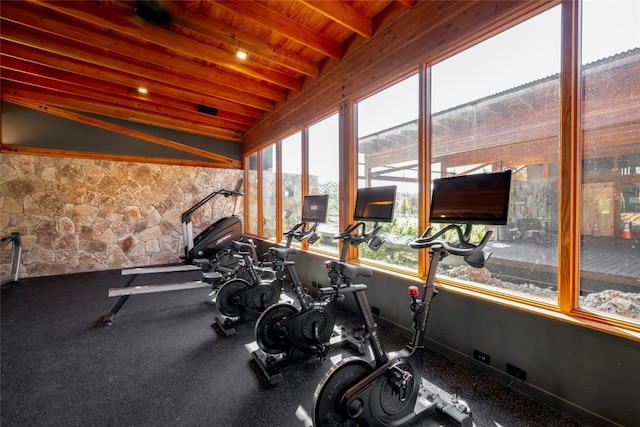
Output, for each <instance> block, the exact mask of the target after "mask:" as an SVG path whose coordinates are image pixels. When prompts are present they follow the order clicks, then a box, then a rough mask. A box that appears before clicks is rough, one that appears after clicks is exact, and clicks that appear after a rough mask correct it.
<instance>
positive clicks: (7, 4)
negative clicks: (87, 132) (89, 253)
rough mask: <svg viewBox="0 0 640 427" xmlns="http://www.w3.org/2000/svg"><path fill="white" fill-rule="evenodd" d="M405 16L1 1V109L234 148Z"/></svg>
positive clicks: (193, 0) (269, 4)
mask: <svg viewBox="0 0 640 427" xmlns="http://www.w3.org/2000/svg"><path fill="white" fill-rule="evenodd" d="M412 7H413V0H406V1H392V0H376V1H372V0H354V1H326V0H324V1H323V0H320V1H314V0H299V1H291V0H285V1H280V0H259V1H249V0H236V1H218V0H185V1H137V2H136V1H119V0H100V1H39V0H38V1H3V2H2V6H1V8H0V16H1V18H2V20H1V22H0V35H1V41H0V43H1V44H0V52H1V55H2V57H1V58H0V65H1V73H2V99H3V100H5V101H7V102H11V103H15V104H19V105H23V106H26V107H30V108H34V109H40V110H43V111H46V112H49V113H52V114H58V115H61V116H65V117H67V118H71V119H74V120H78V121H84V122H86V123H89V124H92V125H95V126H100V125H101V122H100V120H96V118H95V115H99V116H104V117H110V118H116V119H122V120H127V121H133V122H138V123H144V124H148V125H153V126H158V127H161V128H167V129H173V130H178V131H183V132H188V133H195V134H199V135H205V136H210V137H214V138H219V139H223V140H227V141H238V142H241V141H242V138H243V135H244V133H245V132H246V131H247V130H248V129H250V128H251V127H252V126H253V125H254V124H255V123H257V122H258V121H259V120H260V119H261V118H262V117H263V116H264V115H265V114H267V113H269V112H270V111H273V110H274V108H276V106H277V105H278V104H280V103H284V102H286V100H287V98H288V97H289V96H291V95H292V94H295V93H297V92H299V91H300V90H301V89H302V88H303V87H304V86H305V84H308V83H309V82H310V81H312V80H313V79H316V78H318V77H319V76H321V75H322V74H323V73H325V72H327V71H328V70H330V69H331V67H332V65H335V64H336V63H338V62H339V61H342V60H343V59H344V58H345V57H346V56H348V54H349V52H351V51H353V50H354V49H357V48H358V46H361V45H362V44H363V43H366V42H367V40H369V39H370V38H371V37H372V36H374V35H375V34H376V32H377V31H379V30H380V28H381V27H382V26H383V25H385V23H389V22H391V21H393V20H394V19H396V18H397V17H399V16H400V15H402V14H404V13H406V12H407V11H409V10H410V9H411V8H412ZM154 20H156V21H162V22H153V21H154ZM237 51H243V52H246V53H247V54H248V56H247V58H246V59H240V58H238V57H237V56H236V53H237ZM138 88H144V89H146V90H147V91H148V92H147V93H146V94H143V93H140V92H139V91H138Z"/></svg>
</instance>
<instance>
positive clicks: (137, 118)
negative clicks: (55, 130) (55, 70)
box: [2, 81, 241, 141]
mask: <svg viewBox="0 0 640 427" xmlns="http://www.w3.org/2000/svg"><path fill="white" fill-rule="evenodd" d="M2 99H3V100H6V101H9V102H13V103H17V100H20V99H28V100H31V101H32V102H36V103H42V104H46V105H50V106H54V107H59V108H65V109H70V110H74V111H80V112H84V113H91V114H98V115H101V116H105V117H113V118H117V119H122V120H128V121H134V122H138V123H143V124H148V125H152V126H157V127H164V128H167V129H174V130H179V131H181V132H189V133H195V134H199V135H204V136H209V137H213V138H220V139H224V140H228V141H241V135H240V134H239V133H238V132H235V131H229V130H225V129H220V128H215V127H212V126H207V125H203V124H200V123H193V122H189V123H185V122H184V121H180V122H178V121H177V120H173V119H171V118H167V117H166V116H162V115H158V114H151V113H147V112H145V111H140V110H137V109H132V108H127V107H122V106H115V105H110V104H106V103H101V104H98V103H96V102H95V101H93V100H92V99H86V98H81V97H79V96H75V95H71V94H67V95H66V96H60V94H59V93H56V92H55V91H51V90H44V89H37V90H35V89H29V88H25V87H20V88H19V90H18V89H13V88H12V86H11V85H10V84H7V83H6V82H4V81H3V88H2Z"/></svg>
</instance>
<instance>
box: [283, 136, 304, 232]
mask: <svg viewBox="0 0 640 427" xmlns="http://www.w3.org/2000/svg"><path fill="white" fill-rule="evenodd" d="M281 147H282V195H281V197H282V232H283V233H286V232H287V231H289V230H291V229H292V228H293V227H294V226H295V225H296V224H297V223H299V222H300V219H301V217H302V133H301V132H297V133H295V134H293V135H291V136H290V137H288V138H285V139H283V140H282V142H281Z"/></svg>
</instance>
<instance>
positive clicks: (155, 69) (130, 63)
mask: <svg viewBox="0 0 640 427" xmlns="http://www.w3.org/2000/svg"><path fill="white" fill-rule="evenodd" d="M29 5H30V4H29V3H27V2H9V3H7V4H6V5H5V4H3V6H2V9H0V14H1V17H2V20H3V22H2V32H1V33H0V37H2V38H3V39H7V40H12V41H15V42H16V43H20V44H27V45H29V46H32V47H35V48H38V49H42V50H47V51H50V52H54V53H58V54H60V55H63V56H68V57H72V58H75V59H78V60H80V61H86V62H89V63H96V61H100V62H99V63H100V65H102V66H104V67H107V68H113V69H118V70H120V71H123V72H129V73H132V74H137V75H139V76H147V75H149V74H151V73H153V75H157V76H160V77H158V78H157V79H158V80H160V81H165V82H167V83H170V82H172V81H174V80H175V79H176V73H180V74H184V75H185V76H191V77H195V78H197V79H202V80H203V81H200V82H199V83H198V85H199V86H200V87H201V88H202V87H206V84H207V83H206V82H207V81H214V82H216V83H217V84H219V85H223V86H225V87H228V88H230V89H232V90H235V91H237V92H242V94H243V95H244V96H243V97H240V96H239V95H240V94H238V99H239V101H238V102H243V103H246V102H249V104H247V105H252V106H256V107H258V106H259V105H260V104H261V102H260V99H257V97H264V98H267V99H270V100H274V101H284V100H285V99H286V94H285V92H284V90H283V89H278V88H275V87H273V86H269V85H267V84H265V83H261V82H259V81H258V80H255V79H251V78H248V77H243V76H241V75H238V74H236V73H233V72H230V71H226V70H223V69H221V68H219V67H216V66H205V65H204V64H202V63H201V62H199V61H194V60H190V59H188V58H185V57H180V56H176V55H174V54H171V53H170V52H168V51H166V50H162V49H159V48H156V47H153V46H145V45H141V44H139V43H135V42H132V41H130V40H127V39H124V38H121V37H115V36H113V35H112V36H109V37H105V34H104V33H101V32H100V31H98V30H95V29H94V30H92V29H89V28H80V27H78V26H72V25H69V23H68V22H66V21H65V20H62V19H60V18H58V17H57V16H55V15H52V14H51V13H48V14H43V11H42V10H36V9H34V8H33V7H29ZM25 27H30V28H32V29H31V30H30V29H29V28H25ZM45 33H46V34H45ZM47 34H48V35H47ZM107 52H111V54H109V53H107ZM141 58H144V61H145V62H141ZM252 99H253V100H254V101H253V102H254V103H253V104H252V103H250V102H251V100H252ZM256 104H258V105H256ZM259 108H260V107H259ZM271 109H272V107H270V108H268V109H267V110H265V111H270V110H271Z"/></svg>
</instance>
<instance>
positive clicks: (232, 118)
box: [0, 54, 255, 130]
mask: <svg viewBox="0 0 640 427" xmlns="http://www.w3.org/2000/svg"><path fill="white" fill-rule="evenodd" d="M0 68H2V70H4V71H3V73H2V78H4V79H7V80H10V81H16V82H21V83H26V84H31V85H36V86H41V87H45V88H46V87H56V88H57V89H59V90H63V91H67V92H70V93H76V94H78V95H82V96H91V94H92V93H93V92H92V91H96V95H99V94H102V99H104V100H109V99H111V98H113V97H118V98H119V99H122V101H123V102H128V101H130V100H137V102H142V103H143V104H144V103H149V104H150V105H151V104H157V105H160V106H161V107H162V108H163V109H166V108H170V110H169V111H168V113H169V114H171V113H172V112H173V111H182V112H183V113H184V114H189V115H199V114H201V113H198V112H197V111H198V107H197V105H196V104H194V103H193V102H190V101H189V100H187V99H184V98H183V99H179V98H171V97H168V96H164V95H162V94H159V93H158V92H156V91H153V92H152V93H150V94H147V95H142V94H139V93H135V92H133V91H132V90H131V87H130V86H128V85H126V86H123V85H119V84H114V83H111V82H107V81H105V80H96V79H95V78H92V77H88V76H86V75H78V74H72V73H69V72H68V71H63V70H59V69H54V68H51V67H46V66H43V65H40V64H36V63H32V62H28V61H23V60H20V59H17V58H14V57H8V56H5V55H4V54H2V61H0ZM65 85H66V86H68V87H67V88H66V89H65ZM71 85H72V86H71ZM74 87H78V88H81V89H80V90H74ZM80 91H82V92H80ZM97 98H98V99H100V98H101V97H99V96H97ZM196 117H197V116H196ZM215 117H216V118H217V119H219V120H222V122H220V126H221V127H225V128H230V127H229V126H226V125H225V123H226V122H230V123H235V124H239V125H243V128H246V126H251V125H253V124H254V123H255V120H253V119H252V118H250V117H246V116H241V115H239V114H235V113H228V112H225V111H218V114H216V116H215ZM209 124H212V123H209ZM236 130H242V129H236Z"/></svg>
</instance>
